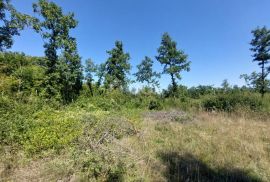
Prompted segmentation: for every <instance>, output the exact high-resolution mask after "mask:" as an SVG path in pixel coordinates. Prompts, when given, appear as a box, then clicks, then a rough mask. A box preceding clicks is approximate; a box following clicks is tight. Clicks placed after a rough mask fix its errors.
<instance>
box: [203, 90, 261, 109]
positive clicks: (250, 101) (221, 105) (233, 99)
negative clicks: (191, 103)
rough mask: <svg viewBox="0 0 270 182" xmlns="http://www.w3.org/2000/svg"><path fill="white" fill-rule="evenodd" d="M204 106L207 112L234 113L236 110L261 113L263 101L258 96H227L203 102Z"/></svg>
mask: <svg viewBox="0 0 270 182" xmlns="http://www.w3.org/2000/svg"><path fill="white" fill-rule="evenodd" d="M202 106H203V108H204V109H205V110H207V111H213V110H217V111H225V112H232V111H235V110H236V109H249V110H252V111H259V110H261V108H262V101H261V99H260V98H258V97H256V96H251V95H240V94H227V95H218V96H213V97H209V98H207V99H205V100H204V101H203V103H202Z"/></svg>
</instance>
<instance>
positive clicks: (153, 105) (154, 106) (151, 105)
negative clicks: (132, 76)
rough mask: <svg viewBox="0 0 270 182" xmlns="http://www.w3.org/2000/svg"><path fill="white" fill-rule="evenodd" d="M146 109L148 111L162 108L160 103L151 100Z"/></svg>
mask: <svg viewBox="0 0 270 182" xmlns="http://www.w3.org/2000/svg"><path fill="white" fill-rule="evenodd" d="M148 109H149V110H161V109H162V106H161V104H160V102H158V101H156V100H151V101H150V103H149V105H148Z"/></svg>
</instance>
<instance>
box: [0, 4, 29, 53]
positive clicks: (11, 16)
mask: <svg viewBox="0 0 270 182" xmlns="http://www.w3.org/2000/svg"><path fill="white" fill-rule="evenodd" d="M29 22H30V16H28V15H25V14H21V13H19V12H17V11H16V9H15V8H14V7H13V6H12V5H11V4H10V1H9V0H0V25H1V26H0V51H4V50H5V49H9V48H11V46H12V45H13V36H15V35H20V33H19V31H20V30H22V29H23V28H24V27H25V25H27V24H28V23H29Z"/></svg>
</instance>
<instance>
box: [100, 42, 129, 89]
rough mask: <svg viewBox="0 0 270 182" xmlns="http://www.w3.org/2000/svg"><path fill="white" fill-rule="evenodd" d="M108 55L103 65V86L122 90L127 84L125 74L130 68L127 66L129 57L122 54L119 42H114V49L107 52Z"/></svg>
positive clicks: (122, 50) (121, 44)
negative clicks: (104, 72)
mask: <svg viewBox="0 0 270 182" xmlns="http://www.w3.org/2000/svg"><path fill="white" fill-rule="evenodd" d="M107 53H108V54H109V55H110V57H109V58H108V60H107V61H106V63H105V71H106V74H105V86H106V87H107V88H111V87H112V88H114V89H119V88H122V89H124V88H125V87H126V86H127V84H128V78H127V74H129V70H130V69H131V66H130V64H129V62H128V61H129V59H130V56H129V54H128V53H124V49H123V43H122V42H121V41H116V42H115V48H113V49H112V50H111V51H107Z"/></svg>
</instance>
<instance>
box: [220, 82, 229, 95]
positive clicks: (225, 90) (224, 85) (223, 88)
mask: <svg viewBox="0 0 270 182" xmlns="http://www.w3.org/2000/svg"><path fill="white" fill-rule="evenodd" d="M221 87H222V90H223V91H224V92H228V91H229V89H230V84H229V82H228V80H227V79H225V80H223V81H222V83H221Z"/></svg>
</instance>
